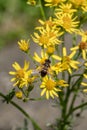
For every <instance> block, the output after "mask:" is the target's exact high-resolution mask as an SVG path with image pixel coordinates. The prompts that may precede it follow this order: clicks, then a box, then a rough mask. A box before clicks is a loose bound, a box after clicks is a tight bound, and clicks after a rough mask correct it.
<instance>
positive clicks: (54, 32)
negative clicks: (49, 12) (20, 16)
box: [32, 25, 63, 48]
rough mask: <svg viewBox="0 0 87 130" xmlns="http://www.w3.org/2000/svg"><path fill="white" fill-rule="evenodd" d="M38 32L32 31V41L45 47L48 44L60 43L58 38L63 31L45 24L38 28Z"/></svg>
mask: <svg viewBox="0 0 87 130" xmlns="http://www.w3.org/2000/svg"><path fill="white" fill-rule="evenodd" d="M38 31H39V33H36V32H35V33H34V36H32V38H33V41H34V42H35V43H38V44H39V45H40V46H41V47H44V48H47V47H49V46H55V44H60V42H61V41H60V40H59V39H58V37H59V36H61V35H62V34H63V33H62V32H60V30H59V29H58V28H57V29H56V27H55V26H53V27H52V28H50V26H48V25H47V26H46V27H45V28H44V27H41V28H38Z"/></svg>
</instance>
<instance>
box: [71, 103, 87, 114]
mask: <svg viewBox="0 0 87 130" xmlns="http://www.w3.org/2000/svg"><path fill="white" fill-rule="evenodd" d="M86 105H87V102H85V103H83V104H81V105H79V106H77V107H74V108H73V109H72V112H74V111H76V110H78V109H79V108H82V107H84V106H86Z"/></svg>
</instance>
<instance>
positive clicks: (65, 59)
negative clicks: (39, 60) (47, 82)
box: [52, 47, 79, 74]
mask: <svg viewBox="0 0 87 130" xmlns="http://www.w3.org/2000/svg"><path fill="white" fill-rule="evenodd" d="M75 54H76V51H73V52H72V53H71V54H70V55H67V52H66V48H65V47H63V56H62V57H60V56H57V55H53V56H52V57H53V58H55V59H57V60H59V61H61V66H62V69H64V70H68V71H69V73H70V74H71V73H72V68H73V69H78V66H77V65H78V64H79V62H78V61H75V60H73V57H74V55H75ZM55 70H56V67H55Z"/></svg>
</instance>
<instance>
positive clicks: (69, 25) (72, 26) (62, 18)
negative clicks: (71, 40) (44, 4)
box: [54, 13, 79, 33]
mask: <svg viewBox="0 0 87 130" xmlns="http://www.w3.org/2000/svg"><path fill="white" fill-rule="evenodd" d="M55 15H56V18H55V19H54V20H55V23H56V24H57V25H58V26H61V27H62V28H64V29H65V31H67V32H69V33H72V32H76V31H77V30H78V29H77V27H78V24H79V21H76V19H77V16H76V17H73V14H66V13H64V14H59V15H58V14H56V13H55Z"/></svg>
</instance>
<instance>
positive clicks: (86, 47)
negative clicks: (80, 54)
mask: <svg viewBox="0 0 87 130" xmlns="http://www.w3.org/2000/svg"><path fill="white" fill-rule="evenodd" d="M79 48H80V49H81V50H82V49H84V50H85V49H87V42H81V43H80V45H79Z"/></svg>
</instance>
